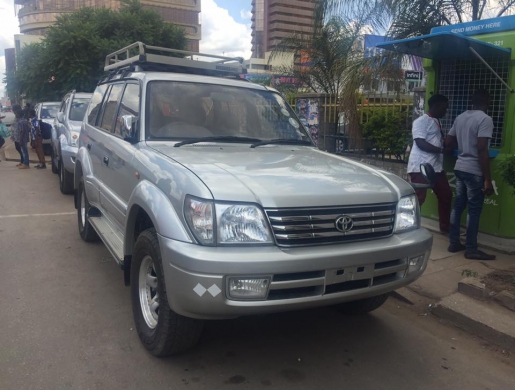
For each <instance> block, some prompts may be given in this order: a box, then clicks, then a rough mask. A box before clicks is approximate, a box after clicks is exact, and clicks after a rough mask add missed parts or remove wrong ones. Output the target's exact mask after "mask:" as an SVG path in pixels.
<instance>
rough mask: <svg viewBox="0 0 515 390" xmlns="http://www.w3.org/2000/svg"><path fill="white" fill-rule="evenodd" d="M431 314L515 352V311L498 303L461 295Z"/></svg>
mask: <svg viewBox="0 0 515 390" xmlns="http://www.w3.org/2000/svg"><path fill="white" fill-rule="evenodd" d="M432 313H433V314H434V315H436V316H437V317H439V318H442V319H444V320H447V321H449V322H451V323H453V324H455V325H456V326H458V327H459V328H462V329H464V330H466V331H468V332H471V333H473V334H475V335H477V336H479V337H481V338H483V339H485V340H487V341H489V342H491V343H493V344H497V345H498V346H500V347H502V348H504V349H508V350H511V351H515V312H513V311H511V310H508V309H506V308H504V307H502V306H500V305H498V304H496V303H493V302H491V301H480V300H477V299H474V298H471V297H469V296H467V295H465V294H462V293H460V292H458V293H455V294H453V295H450V296H448V297H446V298H443V299H442V300H441V301H440V302H439V303H438V304H437V305H435V307H434V308H433V310H432Z"/></svg>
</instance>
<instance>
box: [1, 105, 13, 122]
mask: <svg viewBox="0 0 515 390" xmlns="http://www.w3.org/2000/svg"><path fill="white" fill-rule="evenodd" d="M2 116H5V118H4V119H2V122H4V123H5V125H6V126H11V125H12V124H13V122H14V117H15V116H14V112H13V111H12V109H11V107H2Z"/></svg>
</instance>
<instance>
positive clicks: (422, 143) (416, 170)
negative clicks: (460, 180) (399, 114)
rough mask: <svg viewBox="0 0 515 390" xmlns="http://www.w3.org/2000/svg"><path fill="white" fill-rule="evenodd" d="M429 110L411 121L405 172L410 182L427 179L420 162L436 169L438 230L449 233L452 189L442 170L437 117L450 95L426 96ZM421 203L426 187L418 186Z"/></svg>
mask: <svg viewBox="0 0 515 390" xmlns="http://www.w3.org/2000/svg"><path fill="white" fill-rule="evenodd" d="M428 105H429V111H428V112H427V113H426V114H424V115H422V116H421V117H420V118H417V119H416V120H415V121H414V122H413V130H412V133H413V148H412V150H411V153H410V156H409V160H408V174H409V176H410V180H411V182H412V183H427V180H426V179H425V178H424V176H423V175H422V173H420V165H421V164H423V163H429V164H431V166H432V167H433V168H434V170H435V172H436V181H435V184H434V187H433V191H434V193H435V194H436V197H437V198H438V216H439V223H440V232H442V233H443V234H449V226H450V218H451V202H452V191H451V187H450V186H449V181H448V180H447V175H446V173H445V171H444V170H443V153H444V151H445V148H444V138H445V137H444V133H443V130H442V126H441V125H440V119H441V118H443V117H444V116H445V114H446V113H447V107H448V105H449V99H448V98H447V97H445V96H443V95H433V96H431V97H430V98H429V100H428ZM416 193H417V197H418V202H419V204H420V206H421V207H422V205H423V204H424V202H425V200H426V195H427V190H425V189H422V190H417V191H416Z"/></svg>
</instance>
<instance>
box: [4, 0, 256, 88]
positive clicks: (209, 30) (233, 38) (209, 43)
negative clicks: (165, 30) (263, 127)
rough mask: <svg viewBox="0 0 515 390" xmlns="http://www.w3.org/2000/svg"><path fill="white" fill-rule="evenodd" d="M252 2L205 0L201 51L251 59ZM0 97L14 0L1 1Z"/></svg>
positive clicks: (13, 29)
mask: <svg viewBox="0 0 515 390" xmlns="http://www.w3.org/2000/svg"><path fill="white" fill-rule="evenodd" d="M250 10H251V0H202V12H201V14H200V18H201V25H202V27H201V28H202V40H201V41H200V52H203V53H209V54H218V55H226V56H238V57H244V58H249V57H250V54H251V47H252V45H251V43H250V42H251V35H250V34H251V31H250V25H251V21H250V17H251V13H250ZM0 15H2V16H1V27H0V96H4V90H5V85H4V84H3V82H2V80H3V78H4V76H5V75H4V74H5V51H4V50H5V49H7V48H10V47H14V34H19V32H20V29H19V25H18V18H17V17H16V16H15V14H14V0H0Z"/></svg>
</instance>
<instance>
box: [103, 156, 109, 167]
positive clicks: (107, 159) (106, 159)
mask: <svg viewBox="0 0 515 390" xmlns="http://www.w3.org/2000/svg"><path fill="white" fill-rule="evenodd" d="M104 165H109V157H107V156H104Z"/></svg>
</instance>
